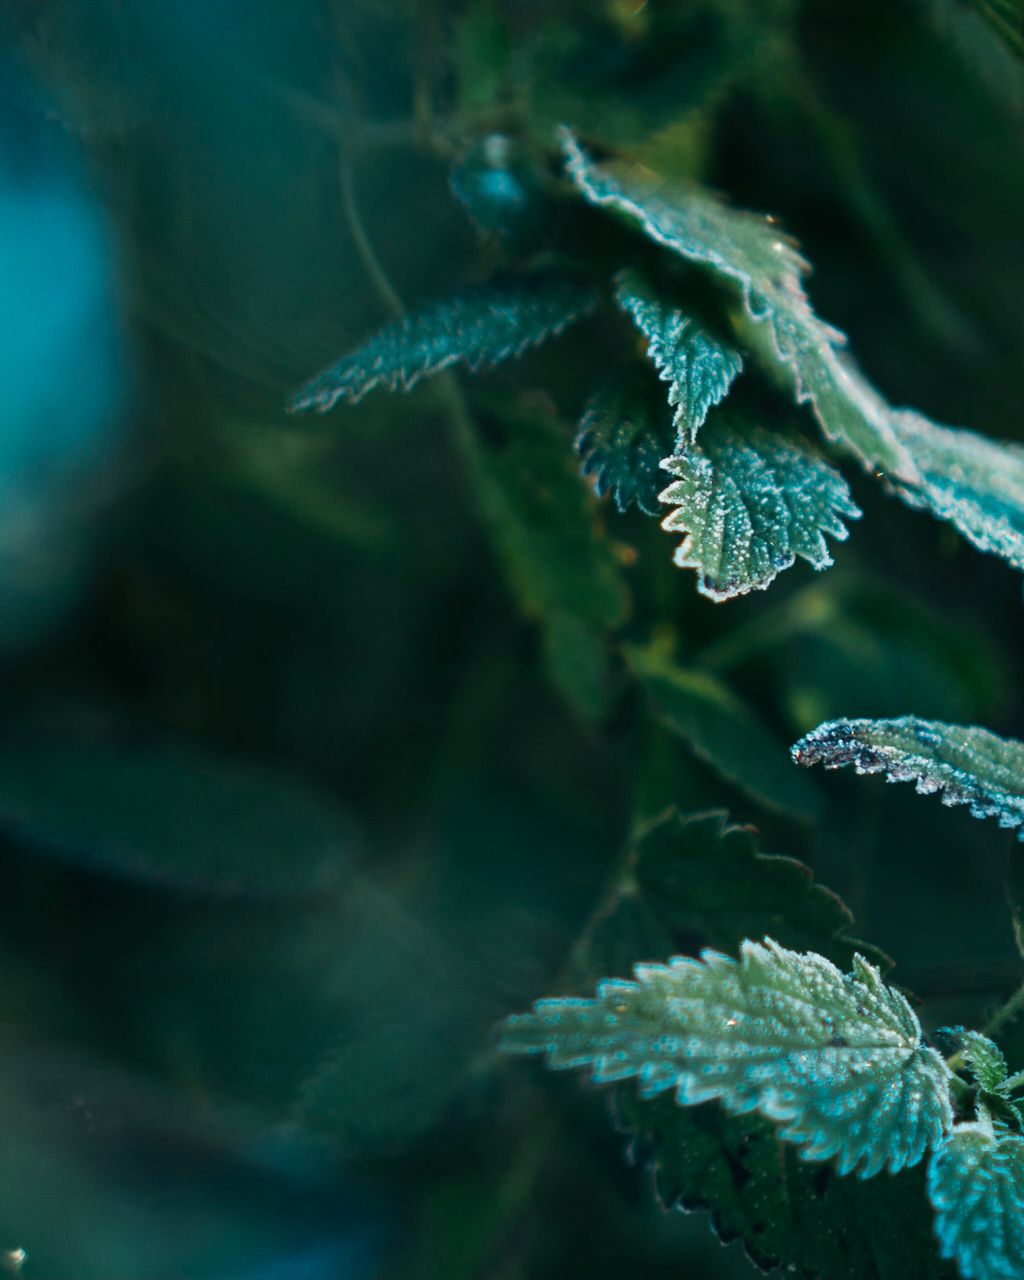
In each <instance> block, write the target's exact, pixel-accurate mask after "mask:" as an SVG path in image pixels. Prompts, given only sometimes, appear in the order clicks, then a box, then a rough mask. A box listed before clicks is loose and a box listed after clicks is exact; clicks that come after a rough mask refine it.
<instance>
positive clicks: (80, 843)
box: [0, 736, 353, 896]
mask: <svg viewBox="0 0 1024 1280" xmlns="http://www.w3.org/2000/svg"><path fill="white" fill-rule="evenodd" d="M0 830H2V831H3V832H4V833H5V835H6V836H7V837H8V838H9V839H12V840H14V841H16V842H17V843H19V844H24V845H26V846H27V847H28V848H30V849H32V850H33V851H35V852H38V853H41V854H45V855H47V856H49V857H53V858H56V859H59V860H60V861H63V862H69V863H75V864H78V865H81V866H84V867H88V868H90V869H92V870H95V871H98V872H101V873H103V874H106V875H112V876H117V877H120V878H124V879H129V880H136V881H141V882H143V883H146V884H151V885H153V886H155V887H158V888H167V889H176V890H180V891H189V892H195V893H207V894H223V895H242V896H245V895H250V894H272V895H277V894H306V893H315V892H318V891H322V890H324V889H327V888H330V887H331V886H333V885H335V884H337V883H338V881H339V880H340V878H341V876H342V875H343V874H344V872H345V870H346V866H347V854H348V851H349V850H350V849H351V846H352V839H353V836H352V828H351V825H350V823H349V821H348V820H347V819H346V817H345V815H344V814H343V813H342V812H341V811H340V810H339V808H338V807H337V806H336V805H335V804H334V803H333V802H332V801H331V800H330V799H329V798H327V797H324V796H320V795H318V794H317V793H316V792H315V791H314V790H312V789H311V788H309V787H307V786H306V785H305V784H304V783H302V782H301V781H299V780H297V779H291V778H288V777H287V776H286V775H281V774H279V773H278V772H277V771H276V770H273V769H270V768H267V767H264V766H261V765H256V764H251V763H242V762H239V761H236V760H232V759H229V758H226V757H223V756H219V755H215V754H214V753H213V752H209V751H206V750H202V749H200V748H197V747H190V746H186V745H179V744H176V743H168V742H146V741H134V740H132V741H110V740H107V739H100V740H93V739H75V738H73V737H67V736H64V737H62V738H61V739H59V740H50V739H49V738H41V739H36V738H34V737H33V738H25V739H23V740H18V741H15V742H10V741H9V742H7V743H5V744H3V746H2V747H0Z"/></svg>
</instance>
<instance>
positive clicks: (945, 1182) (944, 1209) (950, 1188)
mask: <svg viewBox="0 0 1024 1280" xmlns="http://www.w3.org/2000/svg"><path fill="white" fill-rule="evenodd" d="M928 1195H929V1198H930V1200H931V1202H932V1207H933V1208H934V1210H935V1232H936V1235H937V1236H938V1239H939V1248H940V1250H941V1252H942V1256H943V1257H944V1258H953V1259H955V1261H956V1264H957V1266H958V1267H959V1269H960V1274H961V1275H962V1276H963V1278H964V1280H1019V1277H1020V1276H1021V1275H1024V1138H1022V1137H1021V1136H1020V1135H1019V1134H1009V1133H997V1132H996V1130H995V1128H994V1127H993V1124H992V1122H991V1120H989V1119H988V1117H987V1116H985V1115H984V1114H983V1115H982V1117H981V1119H979V1120H977V1121H975V1122H974V1123H972V1124H959V1125H957V1126H956V1128H955V1129H954V1130H953V1132H952V1133H951V1134H950V1135H949V1136H948V1137H947V1138H946V1140H945V1141H944V1142H943V1143H942V1145H941V1146H940V1147H939V1149H938V1150H937V1151H936V1153H935V1155H934V1157H933V1158H932V1161H931V1165H930V1167H929V1169H928Z"/></svg>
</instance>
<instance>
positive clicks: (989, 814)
mask: <svg viewBox="0 0 1024 1280" xmlns="http://www.w3.org/2000/svg"><path fill="white" fill-rule="evenodd" d="M793 759H794V760H795V761H796V762H797V764H801V765H813V764H823V765H824V766H825V768H826V769H838V768H840V767H841V766H842V765H847V764H852V765H853V767H854V768H855V769H856V771H857V772H858V773H883V774H885V777H886V778H887V780H888V781H889V782H913V783H915V784H916V786H917V790H918V792H919V793H920V794H921V795H933V794H935V793H936V792H938V793H939V794H941V796H942V803H943V804H947V805H958V804H965V805H968V806H969V808H970V811H971V813H972V815H973V816H974V817H975V818H997V819H998V821H999V825H1000V826H1001V827H1006V828H1012V827H1020V825H1021V823H1022V822H1024V743H1021V742H1017V741H1015V740H1014V739H1012V738H1000V737H999V736H998V735H997V734H994V733H991V732H990V731H989V730H988V729H981V728H978V727H977V726H974V725H956V724H943V723H942V722H941V721H937V720H919V719H918V718H917V717H916V716H900V717H899V718H898V719H895V720H829V721H827V722H826V723H825V724H822V725H819V726H818V727H817V728H816V729H814V730H812V731H811V732H810V733H809V734H807V736H806V737H804V738H801V739H800V741H799V742H798V743H797V744H796V746H794V748H793ZM1022 838H1024V836H1022V834H1021V833H1020V832H1018V839H1022Z"/></svg>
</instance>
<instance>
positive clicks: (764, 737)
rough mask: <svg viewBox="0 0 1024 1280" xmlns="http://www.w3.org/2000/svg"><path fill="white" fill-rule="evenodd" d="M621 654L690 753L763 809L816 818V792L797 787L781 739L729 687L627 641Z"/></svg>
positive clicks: (800, 781) (800, 780) (799, 784)
mask: <svg viewBox="0 0 1024 1280" xmlns="http://www.w3.org/2000/svg"><path fill="white" fill-rule="evenodd" d="M624 653H625V657H626V661H627V662H628V664H629V667H630V670H631V671H632V672H633V674H634V675H635V676H636V677H637V679H638V680H639V681H640V683H641V684H642V685H643V687H644V689H645V690H646V692H647V694H648V695H649V697H650V699H651V701H652V703H653V704H654V706H655V708H656V710H657V711H658V713H659V716H660V718H661V719H662V721H663V722H664V723H665V725H666V726H667V727H668V728H669V729H670V730H671V731H672V732H673V733H675V734H676V735H677V736H678V737H680V738H682V739H683V741H684V742H686V743H687V745H688V746H689V747H690V749H691V750H692V751H693V752H694V754H695V755H697V756H698V757H699V758H700V759H701V760H703V761H704V762H705V763H707V764H709V765H710V766H711V767H712V768H713V769H714V770H715V771H716V772H718V773H720V774H721V775H722V776H723V777H724V778H726V779H727V780H728V781H729V782H731V783H733V784H734V785H735V786H737V787H739V788H740V790H742V791H745V792H747V793H748V794H749V795H751V796H753V797H754V798H755V799H756V800H758V801H759V802H760V803H761V804H763V805H764V806H765V807H766V808H768V809H775V810H780V811H782V812H783V813H790V814H794V815H796V816H797V817H801V818H811V817H814V816H815V814H816V813H817V812H818V809H819V807H820V801H819V797H818V793H817V791H816V790H815V789H813V788H810V787H807V786H804V785H802V784H803V783H805V782H806V779H805V778H803V777H801V776H800V774H798V773H797V772H796V771H795V770H794V769H793V768H791V767H790V764H789V761H788V759H787V758H786V750H785V747H784V746H783V744H782V742H781V741H780V740H779V739H778V738H777V737H776V736H775V735H774V734H773V733H772V732H771V730H770V729H768V728H766V727H765V725H764V724H762V722H761V721H760V720H759V719H758V718H757V717H756V716H755V714H754V713H753V712H752V711H751V710H750V708H749V707H748V706H746V704H745V703H743V702H741V701H740V699H739V698H738V697H737V696H736V695H735V694H734V693H733V692H732V691H731V690H730V689H728V688H727V687H726V686H725V685H723V684H722V683H721V682H720V681H719V680H717V679H715V677H714V676H712V675H710V674H708V673H707V672H703V671H691V670H687V669H685V668H683V667H680V666H678V665H677V664H676V663H674V662H672V661H671V659H670V658H667V657H665V656H664V655H662V654H660V653H659V652H657V651H656V650H654V649H642V648H639V647H638V646H633V645H630V646H627V647H626V649H625V650H624Z"/></svg>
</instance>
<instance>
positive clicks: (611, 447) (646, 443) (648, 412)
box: [576, 374, 672, 516]
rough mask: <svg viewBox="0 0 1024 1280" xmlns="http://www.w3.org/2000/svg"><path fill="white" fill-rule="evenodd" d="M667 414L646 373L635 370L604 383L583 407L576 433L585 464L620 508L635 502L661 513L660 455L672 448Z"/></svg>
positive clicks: (650, 511) (597, 487)
mask: <svg viewBox="0 0 1024 1280" xmlns="http://www.w3.org/2000/svg"><path fill="white" fill-rule="evenodd" d="M663 414H664V408H663V406H660V405H658V404H657V403H655V401H654V398H653V397H652V396H651V393H650V387H649V386H648V385H647V381H646V379H641V378H638V377H636V376H633V375H631V374H620V375H619V376H618V377H615V378H613V379H611V380H610V381H608V382H607V383H605V385H604V386H603V387H601V388H600V389H599V390H598V391H597V392H596V393H595V394H594V395H593V396H592V397H591V399H590V401H589V402H588V404H587V407H586V409H585V410H584V412H583V418H582V420H581V421H580V427H579V432H578V434H577V436H576V448H577V450H578V452H579V455H580V459H581V463H580V470H581V472H582V473H583V475H584V476H591V477H593V481H594V492H595V493H596V494H597V496H598V497H599V498H603V497H604V496H605V495H606V494H609V495H610V496H611V497H612V499H613V500H614V502H615V506H616V507H617V508H618V510H619V511H626V510H628V509H629V507H630V505H631V504H632V503H634V502H635V503H636V505H637V506H638V507H639V509H640V510H641V511H642V512H643V513H644V515H648V516H656V515H660V514H661V510H662V509H661V506H660V505H659V503H658V494H659V493H660V492H661V490H662V489H663V488H664V485H665V473H664V472H663V471H662V470H661V460H662V458H664V457H665V456H666V455H667V454H669V453H671V451H672V442H671V433H670V432H669V431H668V430H667V423H664V422H662V420H661V418H662V415H663Z"/></svg>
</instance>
